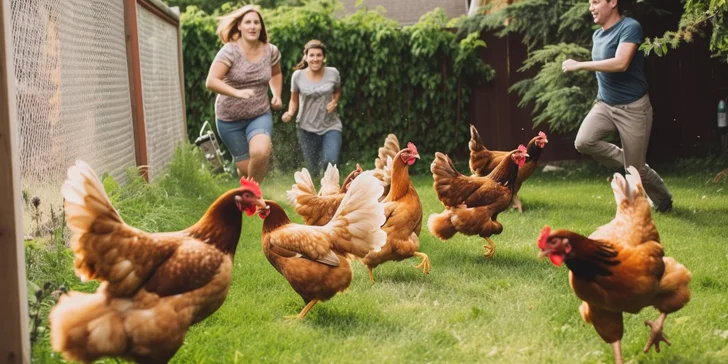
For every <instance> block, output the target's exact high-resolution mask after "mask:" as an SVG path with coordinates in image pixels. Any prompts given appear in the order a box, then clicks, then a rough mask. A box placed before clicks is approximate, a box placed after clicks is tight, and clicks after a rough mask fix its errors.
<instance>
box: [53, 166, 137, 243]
mask: <svg viewBox="0 0 728 364" xmlns="http://www.w3.org/2000/svg"><path fill="white" fill-rule="evenodd" d="M61 194H62V195H63V199H64V202H63V207H64V210H65V213H66V223H67V224H68V227H69V228H70V229H71V230H72V231H74V232H75V233H86V232H91V231H93V232H94V233H106V232H109V231H111V230H113V228H114V227H115V226H116V225H117V224H123V223H124V222H123V221H122V220H121V216H119V214H118V213H117V212H116V209H114V207H113V206H112V205H111V201H109V197H108V196H107V195H106V191H104V186H103V185H102V184H101V181H100V180H99V178H98V177H97V176H96V173H95V172H94V171H93V169H91V166H89V165H88V164H87V163H86V162H84V161H80V160H77V161H76V164H74V165H73V166H71V167H70V168H68V177H67V178H66V181H65V182H64V183H63V187H61Z"/></svg>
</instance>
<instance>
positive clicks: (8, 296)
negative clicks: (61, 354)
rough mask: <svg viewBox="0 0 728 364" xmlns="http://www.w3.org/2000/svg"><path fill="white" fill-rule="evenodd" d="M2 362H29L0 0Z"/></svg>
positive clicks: (7, 45)
mask: <svg viewBox="0 0 728 364" xmlns="http://www.w3.org/2000/svg"><path fill="white" fill-rule="evenodd" d="M0 20H2V21H0V216H1V217H2V218H0V363H8V364H11V363H12V364H16V363H30V343H29V336H28V302H27V296H26V288H25V252H24V250H23V238H22V236H23V224H22V218H23V214H22V204H21V199H20V195H21V191H20V153H19V150H18V148H19V146H18V144H19V140H20V139H19V137H18V122H17V115H16V109H15V73H14V65H13V42H12V33H11V27H12V22H11V21H10V2H9V0H0Z"/></svg>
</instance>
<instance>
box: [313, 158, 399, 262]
mask: <svg viewBox="0 0 728 364" xmlns="http://www.w3.org/2000/svg"><path fill="white" fill-rule="evenodd" d="M382 190H383V188H382V186H381V184H380V183H379V182H378V181H377V179H376V178H375V177H374V176H373V172H372V171H367V172H364V173H362V174H361V175H359V176H358V177H357V178H356V179H354V181H353V182H352V183H351V187H350V188H349V190H348V191H347V192H346V195H345V196H344V199H343V200H342V201H341V204H340V205H339V208H338V209H337V210H336V213H335V214H334V217H333V218H332V219H331V221H330V222H329V223H328V224H326V226H327V227H330V228H332V229H334V231H335V232H336V234H337V236H339V237H342V238H337V239H335V242H334V244H335V245H336V246H337V248H338V249H339V250H342V251H343V252H345V253H350V254H353V255H355V256H357V257H360V258H361V257H364V256H366V255H367V253H369V252H370V251H375V252H376V251H379V250H381V248H382V247H383V246H384V244H385V243H386V242H387V234H386V233H385V232H384V231H383V230H382V229H381V226H382V225H383V224H384V222H385V220H386V219H385V216H384V205H383V204H382V203H380V202H379V201H378V199H379V197H380V196H381V195H382Z"/></svg>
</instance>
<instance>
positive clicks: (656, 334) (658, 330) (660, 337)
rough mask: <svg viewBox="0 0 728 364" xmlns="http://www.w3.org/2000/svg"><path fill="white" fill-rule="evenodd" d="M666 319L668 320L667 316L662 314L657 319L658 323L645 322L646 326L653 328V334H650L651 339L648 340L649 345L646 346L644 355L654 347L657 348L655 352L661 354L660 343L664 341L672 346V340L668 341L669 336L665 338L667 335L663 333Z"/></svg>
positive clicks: (643, 350)
mask: <svg viewBox="0 0 728 364" xmlns="http://www.w3.org/2000/svg"><path fill="white" fill-rule="evenodd" d="M665 318H667V314H666V313H664V312H662V313H660V317H658V318H657V321H655V322H652V321H650V320H647V321H645V325H646V326H649V327H650V328H652V332H651V333H650V338H649V339H648V340H647V344H645V348H644V349H642V352H643V353H646V352H647V351H649V350H650V347H652V345H654V346H655V351H656V352H658V353H659V352H660V341H664V342H665V344H667V345H672V342H670V340H668V339H667V336H665V333H663V332H662V324H663V323H664V322H665Z"/></svg>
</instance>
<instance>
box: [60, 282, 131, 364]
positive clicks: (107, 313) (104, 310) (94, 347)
mask: <svg viewBox="0 0 728 364" xmlns="http://www.w3.org/2000/svg"><path fill="white" fill-rule="evenodd" d="M107 302H108V301H107V297H106V295H105V294H103V293H93V294H90V293H82V292H70V293H69V294H67V295H63V296H61V298H60V300H59V301H58V304H57V305H56V306H55V307H54V308H53V309H52V310H51V313H50V315H49V321H50V336H51V346H52V347H53V350H54V351H56V352H60V353H62V354H63V357H64V358H66V359H67V360H76V361H82V362H87V363H90V362H93V361H94V360H96V359H99V358H100V357H102V356H120V355H122V354H123V353H124V352H125V351H126V349H127V345H128V344H127V343H128V337H127V334H126V331H125V329H124V322H123V319H122V317H121V316H120V315H119V314H118V312H117V311H116V310H114V309H113V308H112V307H110V306H109V305H108V304H107Z"/></svg>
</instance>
